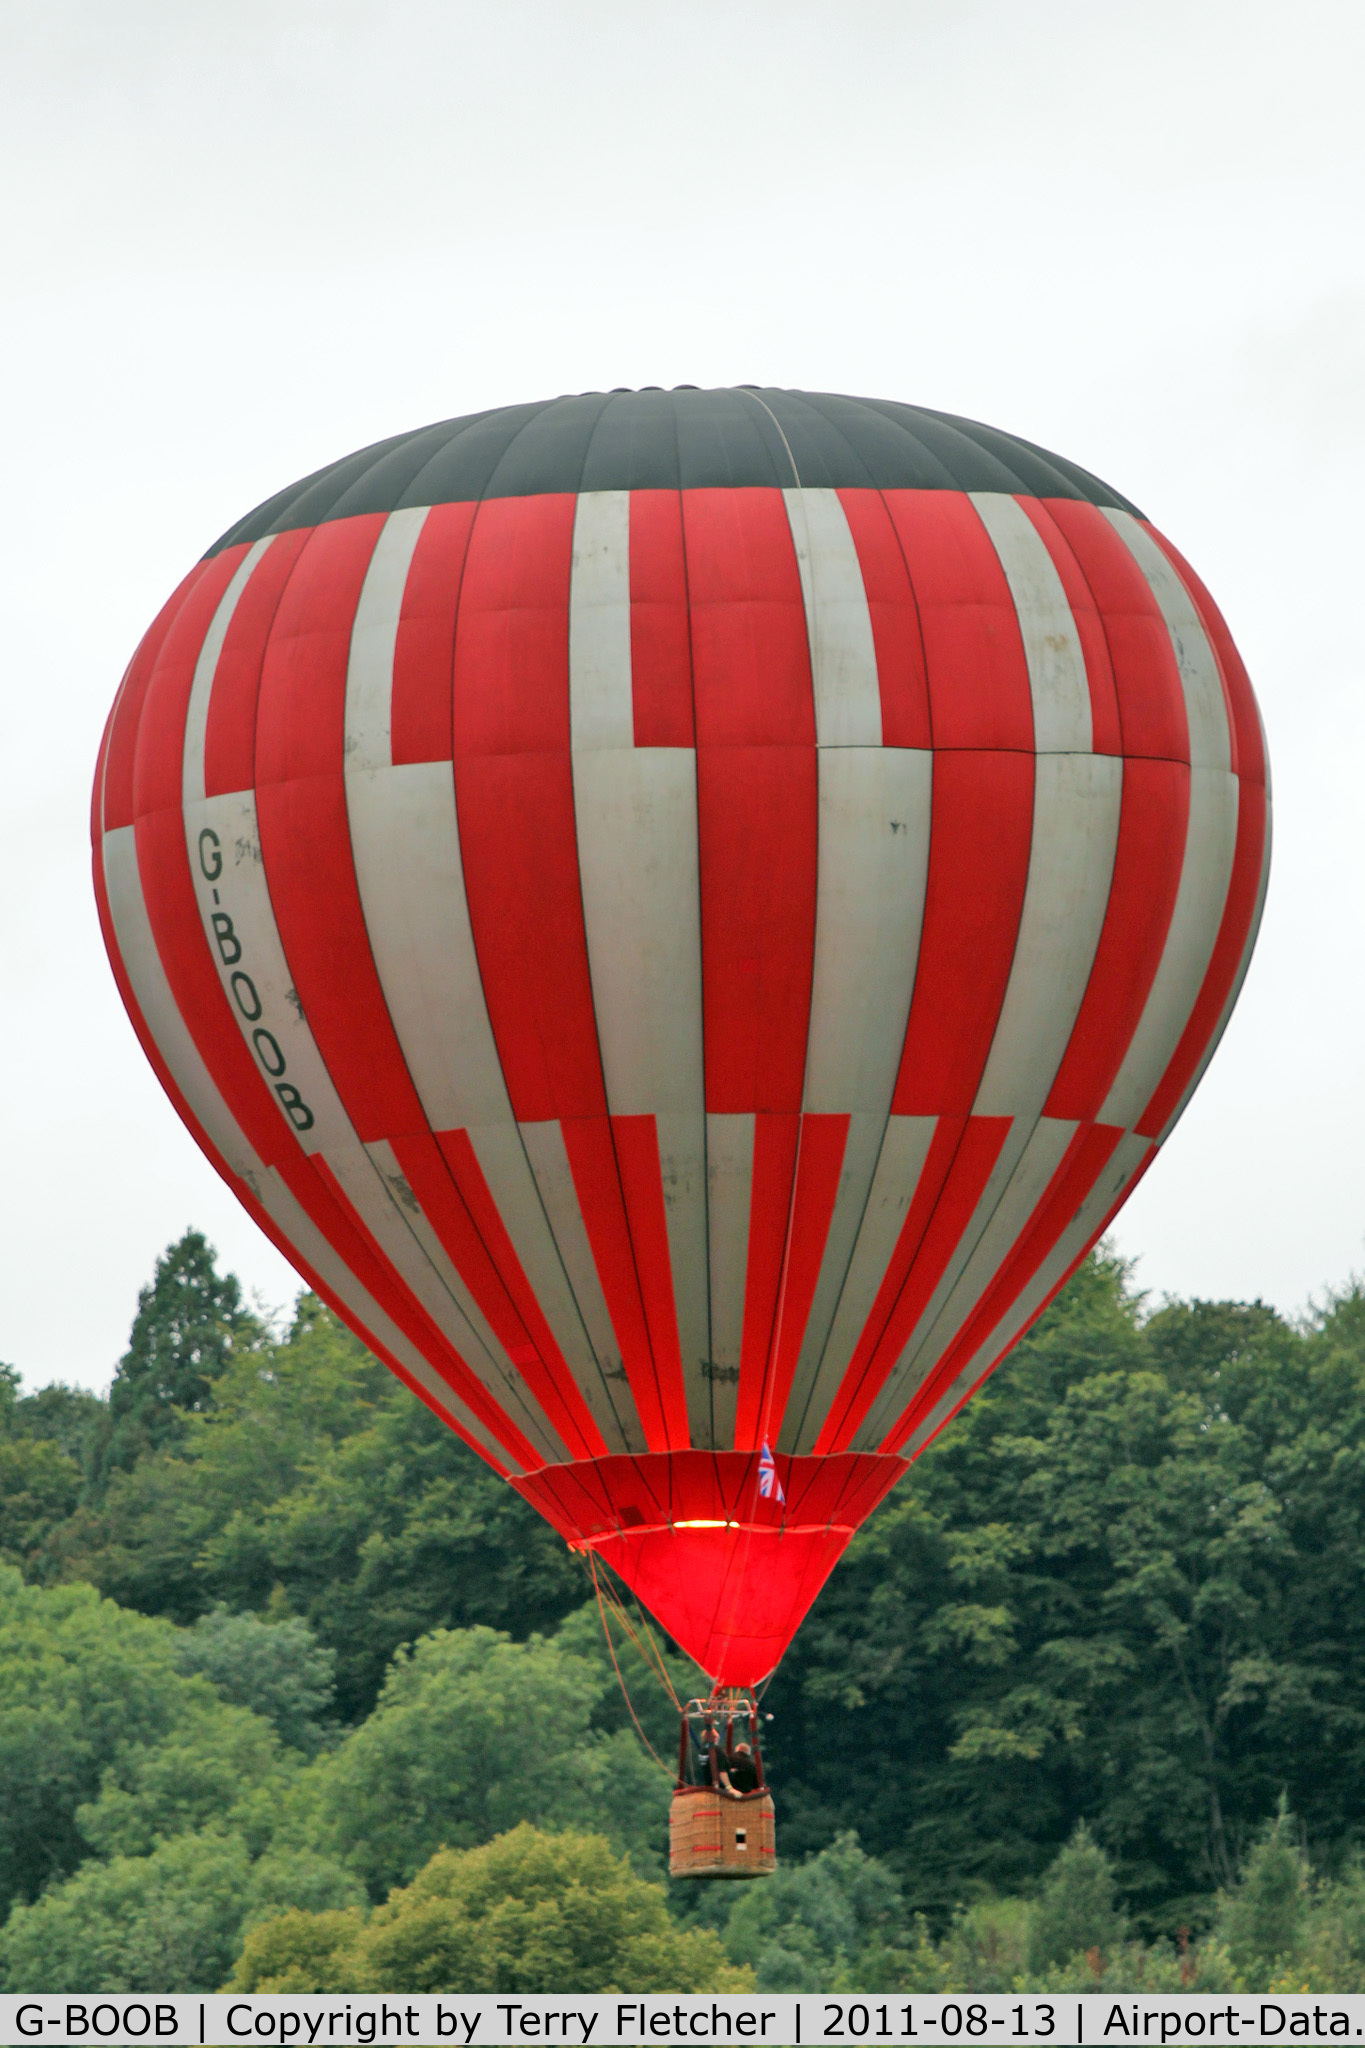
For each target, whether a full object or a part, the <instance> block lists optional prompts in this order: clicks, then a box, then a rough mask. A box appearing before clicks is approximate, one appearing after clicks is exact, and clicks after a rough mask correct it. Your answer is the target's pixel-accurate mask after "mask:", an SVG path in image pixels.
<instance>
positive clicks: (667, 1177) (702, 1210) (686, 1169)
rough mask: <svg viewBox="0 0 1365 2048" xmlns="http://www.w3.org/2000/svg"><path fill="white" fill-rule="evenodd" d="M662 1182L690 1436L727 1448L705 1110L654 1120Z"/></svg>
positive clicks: (712, 1446) (702, 1443)
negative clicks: (718, 1409) (713, 1361)
mask: <svg viewBox="0 0 1365 2048" xmlns="http://www.w3.org/2000/svg"><path fill="white" fill-rule="evenodd" d="M654 1125H655V1134H656V1137H657V1140H658V1146H659V1170H660V1174H661V1177H662V1180H663V1196H664V1225H665V1228H666V1229H667V1232H668V1260H669V1265H670V1267H671V1269H672V1277H673V1306H674V1311H675V1314H676V1316H677V1323H678V1352H679V1357H680V1359H681V1362H682V1375H683V1389H684V1392H685V1394H686V1397H687V1417H688V1434H689V1436H690V1439H691V1441H692V1443H693V1444H695V1445H697V1446H699V1447H701V1448H703V1449H707V1450H714V1449H718V1448H721V1449H727V1450H728V1449H729V1448H730V1444H729V1443H728V1442H727V1443H724V1444H718V1443H717V1440H716V1439H715V1438H714V1437H713V1436H712V1434H711V1413H712V1406H711V1394H712V1384H711V1379H710V1375H709V1374H708V1372H707V1366H708V1363H709V1361H710V1353H711V1324H710V1286H709V1275H708V1272H707V1221H706V1120H705V1115H704V1113H703V1112H702V1111H700V1110H699V1111H697V1112H695V1113H692V1112H689V1113H688V1114H687V1115H685V1116H671V1115H667V1114H666V1115H663V1116H659V1117H656V1118H655V1120H654Z"/></svg>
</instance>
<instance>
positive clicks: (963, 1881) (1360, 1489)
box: [769, 1257, 1365, 1939]
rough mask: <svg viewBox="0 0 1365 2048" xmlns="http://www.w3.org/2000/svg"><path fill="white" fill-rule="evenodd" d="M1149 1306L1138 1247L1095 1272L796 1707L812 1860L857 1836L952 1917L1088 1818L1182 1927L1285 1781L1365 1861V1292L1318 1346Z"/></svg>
mask: <svg viewBox="0 0 1365 2048" xmlns="http://www.w3.org/2000/svg"><path fill="white" fill-rule="evenodd" d="M1139 1306H1140V1305H1139V1303H1138V1302H1137V1300H1136V1299H1135V1297H1134V1296H1133V1295H1132V1293H1131V1291H1130V1289H1129V1288H1128V1285H1127V1279H1126V1274H1125V1271H1124V1269H1123V1267H1122V1265H1121V1263H1120V1262H1118V1261H1115V1260H1113V1259H1105V1258H1103V1257H1097V1258H1094V1259H1092V1260H1091V1261H1090V1262H1089V1263H1088V1264H1087V1265H1086V1266H1085V1267H1083V1268H1082V1269H1081V1271H1080V1272H1079V1273H1078V1274H1077V1276H1076V1278H1075V1279H1074V1280H1073V1281H1072V1283H1071V1285H1070V1286H1069V1287H1068V1289H1067V1290H1066V1291H1065V1293H1064V1294H1063V1295H1062V1296H1061V1297H1060V1298H1059V1300H1058V1301H1057V1302H1056V1303H1055V1304H1054V1306H1053V1307H1052V1308H1051V1309H1050V1310H1049V1311H1048V1313H1047V1315H1046V1316H1045V1317H1044V1318H1043V1319H1042V1320H1041V1321H1040V1322H1039V1324H1038V1325H1037V1327H1036V1328H1035V1330H1034V1331H1033V1332H1032V1333H1031V1334H1030V1336H1029V1337H1028V1338H1027V1339H1025V1341H1024V1342H1023V1344H1021V1346H1020V1347H1019V1349H1018V1351H1017V1353H1016V1354H1015V1355H1014V1357H1013V1358H1012V1360H1011V1361H1010V1363H1009V1364H1008V1365H1007V1366H1006V1367H1004V1368H1003V1369H1002V1370H1001V1371H1000V1372H999V1373H998V1374H997V1375H996V1377H995V1378H994V1380H993V1381H992V1382H991V1383H990V1384H989V1385H988V1386H987V1387H986V1388H984V1389H983V1390H982V1391H981V1393H979V1394H978V1395H977V1396H976V1397H975V1399H974V1400H973V1401H972V1402H971V1403H970V1404H969V1405H968V1406H967V1408H966V1409H964V1411H963V1412H962V1414H961V1415H960V1416H959V1417H958V1418H957V1420H956V1421H955V1422H954V1424H953V1426H952V1428H951V1429H950V1430H948V1431H945V1433H944V1435H943V1436H942V1437H941V1438H940V1439H939V1440H938V1441H937V1442H936V1443H935V1444H933V1445H932V1446H931V1447H930V1448H929V1450H928V1451H927V1452H926V1453H925V1454H924V1456H923V1457H922V1458H921V1459H920V1460H919V1461H918V1463H917V1464H916V1465H915V1467H914V1468H913V1469H912V1471H911V1473H910V1475H909V1477H908V1478H907V1479H906V1480H905V1481H904V1482H903V1483H902V1485H901V1486H900V1487H899V1488H898V1489H897V1491H896V1493H895V1494H894V1495H893V1496H892V1497H891V1499H890V1500H889V1501H888V1502H887V1504H886V1505H885V1506H884V1507H883V1508H882V1509H881V1510H880V1511H879V1513H878V1514H877V1515H876V1516H875V1517H874V1518H873V1520H872V1522H871V1523H870V1524H869V1525H868V1527H867V1528H866V1529H865V1530H864V1531H863V1532H862V1533H861V1534H860V1535H859V1536H858V1537H857V1538H856V1539H855V1540H854V1542H853V1544H852V1545H851V1546H850V1549H849V1552H848V1555H847V1559H846V1562H845V1564H844V1565H843V1566H842V1567H841V1569H840V1570H839V1571H838V1572H836V1573H835V1575H834V1577H833V1579H832V1580H831V1583H830V1585H829V1586H828V1587H827V1589H826V1591H825V1592H824V1593H823V1594H822V1596H821V1598H820V1601H819V1602H818V1603H817V1605H816V1607H815V1609H814V1611H813V1613H812V1615H811V1617H810V1619H809V1621H808V1622H807V1624H806V1625H805V1627H804V1628H803V1630H802V1632H801V1635H800V1636H798V1638H797V1641H796V1643H795V1644H794V1645H793V1648H792V1651H791V1652H790V1653H789V1655H788V1657H787V1659H786V1661H785V1662H784V1665H783V1667H782V1670H781V1671H780V1673H779V1674H778V1677H777V1679H776V1680H775V1681H774V1684H773V1688H772V1691H771V1694H770V1696H769V1703H770V1705H771V1706H772V1707H773V1708H774V1709H775V1711H776V1714H777V1722H776V1735H777V1740H776V1743H775V1744H774V1745H773V1757H772V1761H773V1769H774V1775H775V1777H776V1779H777V1782H779V1783H780V1784H781V1785H782V1787H783V1791H784V1840H785V1842H786V1844H787V1846H788V1847H789V1848H790V1849H794V1850H795V1851H797V1853H800V1852H803V1851H805V1850H807V1849H814V1848H817V1847H819V1846H820V1845H821V1844H822V1843H823V1842H825V1841H828V1840H829V1839H830V1837H831V1834H832V1833H833V1832H834V1831H836V1830H838V1829H841V1828H856V1829H857V1830H858V1832H859V1834H860V1837H861V1839H862V1841H863V1844H864V1846H865V1847H866V1848H867V1849H868V1850H869V1851H870V1852H872V1853H875V1854H878V1855H881V1856H883V1857H885V1858H886V1859H887V1860H888V1861H889V1862H890V1863H891V1864H892V1866H893V1867H894V1868H895V1869H896V1870H897V1871H898V1872H899V1873H900V1875H901V1877H902V1881H903V1883H904V1884H905V1887H906V1892H907V1897H908V1898H909V1900H910V1902H911V1903H912V1905H914V1906H915V1907H917V1908H919V1909H921V1910H923V1911H925V1912H926V1913H927V1914H929V1916H930V1917H931V1919H932V1920H933V1921H934V1922H935V1923H936V1924H937V1925H940V1926H941V1925H943V1924H944V1922H945V1921H946V1920H947V1919H948V1918H949V1917H950V1915H951V1913H952V1910H953V1908H954V1906H955V1904H956V1903H957V1902H958V1901H960V1900H963V1899H966V1900H968V1901H970V1900H971V1899H972V1898H974V1897H978V1896H981V1895H983V1894H988V1893H993V1894H997V1895H1001V1894H1008V1893H1011V1892H1015V1893H1017V1892H1020V1891H1023V1890H1025V1889H1028V1888H1031V1887H1032V1886H1034V1885H1036V1883H1037V1882H1038V1880H1039V1879H1040V1878H1041V1875H1042V1873H1043V1871H1044V1870H1045V1869H1046V1867H1047V1866H1048V1864H1049V1862H1050V1861H1051V1858H1052V1857H1053V1856H1054V1855H1055V1854H1056V1852H1057V1850H1058V1849H1059V1848H1060V1846H1061V1845H1062V1843H1064V1842H1065V1841H1066V1840H1067V1838H1068V1837H1069V1835H1070V1834H1071V1833H1072V1831H1073V1830H1074V1828H1075V1826H1076V1824H1077V1822H1078V1821H1079V1820H1081V1819H1085V1820H1086V1821H1087V1822H1088V1824H1089V1825H1090V1827H1091V1828H1092V1830H1093V1831H1094V1834H1095V1837H1096V1839H1097V1840H1098V1841H1100V1842H1102V1843H1103V1845H1104V1848H1105V1850H1106V1852H1107V1853H1108V1854H1109V1855H1110V1856H1111V1857H1112V1859H1113V1863H1114V1870H1115V1875H1116V1878H1117V1882H1118V1886H1119V1889H1120V1891H1121V1892H1122V1893H1123V1894H1124V1896H1125V1897H1126V1899H1127V1900H1128V1901H1129V1902H1130V1904H1131V1906H1132V1907H1133V1909H1134V1910H1135V1912H1136V1914H1137V1916H1138V1921H1139V1924H1140V1925H1141V1926H1142V1927H1143V1928H1144V1930H1145V1931H1146V1932H1147V1933H1148V1934H1149V1935H1151V1934H1156V1933H1165V1934H1166V1935H1167V1936H1168V1938H1172V1939H1173V1938H1174V1937H1175V1935H1176V1933H1177V1930H1178V1929H1179V1927H1180V1926H1181V1925H1186V1926H1191V1927H1193V1928H1194V1929H1195V1931H1196V1932H1198V1931H1199V1930H1200V1929H1201V1928H1203V1927H1206V1926H1207V1925H1208V1922H1209V1919H1210V1916H1211V1912H1212V1903H1211V1902H1212V1897H1213V1894H1214V1892H1215V1891H1216V1889H1217V1888H1218V1887H1219V1886H1222V1887H1224V1888H1226V1887H1227V1886H1228V1884H1229V1883H1230V1882H1231V1880H1232V1877H1233V1874H1234V1872H1235V1869H1236V1867H1237V1864H1238V1861H1239V1859H1240V1857H1241V1856H1242V1854H1243V1853H1244V1851H1245V1849H1246V1848H1247V1847H1248V1846H1249V1844H1250V1842H1251V1840H1252V1838H1253V1836H1254V1834H1255V1832H1256V1830H1257V1828H1258V1827H1259V1826H1260V1825H1261V1824H1262V1823H1263V1821H1264V1819H1265V1816H1266V1815H1267V1813H1268V1812H1270V1811H1271V1809H1272V1808H1273V1805H1274V1801H1275V1799H1276V1797H1277V1795H1278V1792H1279V1790H1280V1788H1281V1787H1282V1786H1287V1787H1288V1789H1289V1794H1290V1798H1291V1801H1292V1803H1293V1805H1294V1808H1295V1810H1296V1812H1298V1813H1299V1814H1301V1815H1302V1817H1303V1819H1304V1821H1305V1823H1306V1825H1307V1827H1308V1831H1309V1834H1310V1837H1312V1838H1313V1839H1315V1840H1317V1839H1320V1840H1322V1841H1323V1843H1324V1845H1330V1846H1331V1848H1332V1852H1333V1853H1334V1854H1340V1853H1342V1852H1343V1851H1344V1850H1346V1849H1347V1848H1348V1847H1349V1845H1350V1842H1351V1839H1352V1834H1353V1831H1354V1830H1355V1829H1356V1828H1358V1827H1359V1826H1360V1825H1361V1823H1362V1820H1365V1718H1363V1716H1365V1599H1362V1594H1363V1593H1365V1584H1362V1579H1363V1577H1365V1521H1363V1519H1362V1518H1363V1517H1365V1484H1362V1481H1365V1302H1362V1299H1361V1297H1360V1296H1359V1295H1357V1294H1354V1293H1353V1294H1349V1295H1347V1296H1344V1297H1343V1298H1342V1299H1341V1300H1339V1301H1337V1302H1334V1303H1332V1304H1330V1305H1329V1307H1328V1309H1327V1311H1326V1312H1325V1313H1324V1314H1323V1315H1322V1317H1321V1318H1320V1319H1319V1321H1318V1322H1317V1324H1316V1325H1315V1326H1314V1327H1312V1328H1311V1329H1307V1330H1304V1331H1296V1330H1294V1329H1291V1328H1290V1327H1289V1326H1288V1325H1286V1324H1285V1323H1283V1322H1282V1321H1281V1320H1280V1319H1279V1318H1278V1317H1277V1316H1275V1315H1274V1313H1273V1312H1272V1311H1270V1310H1268V1309H1266V1308H1264V1307H1262V1306H1260V1305H1258V1304H1253V1305H1252V1306H1250V1307H1244V1306H1241V1305H1237V1304H1210V1303H1194V1304H1189V1305H1185V1304H1174V1305H1171V1306H1168V1307H1166V1308H1164V1309H1162V1310H1161V1311H1160V1312H1159V1313H1157V1314H1156V1315H1154V1316H1152V1317H1151V1318H1150V1319H1149V1320H1147V1321H1145V1322H1144V1321H1143V1320H1142V1318H1141V1316H1140V1314H1139ZM831 1716H837V1717H838V1721H839V1725H840V1728H841V1740H840V1742H839V1744H838V1745H837V1746H835V1747H833V1748H831V1746H830V1745H829V1744H828V1743H827V1742H825V1741H824V1740H822V1730H823V1729H825V1728H826V1727H827V1726H828V1724H829V1721H830V1718H831ZM849 1753H852V1754H856V1755H857V1756H859V1758H860V1759H861V1760H862V1764H863V1768H861V1769H860V1770H859V1771H857V1772H850V1771H848V1770H847V1769H846V1768H844V1765H843V1758H844V1756H845V1755H847V1754H849Z"/></svg>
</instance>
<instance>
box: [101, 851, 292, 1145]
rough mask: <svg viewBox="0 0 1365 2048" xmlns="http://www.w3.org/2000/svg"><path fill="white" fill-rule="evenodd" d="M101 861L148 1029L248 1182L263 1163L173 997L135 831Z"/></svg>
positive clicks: (112, 913) (210, 1134) (123, 953)
mask: <svg viewBox="0 0 1365 2048" xmlns="http://www.w3.org/2000/svg"><path fill="white" fill-rule="evenodd" d="M103 859H104V886H105V888H106V890H107V891H108V894H109V914H110V917H111V918H112V919H113V925H114V936H115V938H116V939H117V940H118V949H119V952H120V954H121V956H122V959H123V964H124V967H125V968H126V969H127V972H128V979H129V981H130V982H131V983H132V988H133V994H134V995H135V996H136V997H137V1003H138V1008H139V1009H140V1010H141V1012H142V1015H143V1017H144V1018H145V1020H146V1024H147V1029H148V1030H149V1031H150V1032H151V1034H152V1037H153V1039H154V1040H155V1041H156V1047H157V1051H158V1052H159V1053H160V1054H161V1057H162V1058H163V1059H164V1060H165V1062H166V1065H167V1066H168V1067H169V1068H170V1071H171V1074H172V1076H173V1077H174V1079H175V1084H176V1086H177V1087H178V1088H179V1090H180V1092H181V1094H182V1095H183V1096H184V1098H185V1100H186V1102H187V1103H188V1104H189V1106H190V1109H191V1110H192V1111H193V1113H194V1115H195V1116H196V1117H197V1119H198V1120H199V1122H200V1124H201V1125H202V1126H203V1128H204V1130H205V1132H206V1133H207V1135H208V1137H209V1139H210V1141H211V1143H212V1144H213V1145H214V1146H215V1148H216V1149H217V1151H218V1152H219V1153H221V1155H222V1157H223V1158H224V1159H225V1160H226V1162H227V1164H228V1166H229V1167H230V1168H231V1169H232V1171H233V1172H234V1173H236V1174H240V1175H241V1177H242V1178H243V1180H248V1179H250V1178H251V1177H252V1176H253V1175H256V1174H259V1173H261V1172H262V1171H263V1168H262V1165H261V1161H260V1159H259V1157H258V1155H257V1153H256V1151H255V1150H254V1148H253V1147H252V1145H251V1144H250V1143H249V1142H248V1140H247V1138H246V1136H245V1134H244V1133H243V1131H242V1130H241V1128H240V1126H239V1125H238V1123H237V1119H236V1118H235V1117H234V1116H233V1114H232V1112H231V1111H230V1110H229V1108H228V1106H227V1104H226V1103H225V1102H224V1101H223V1098H222V1096H221V1095H220V1094H219V1092H218V1088H217V1085H216V1083H215V1082H214V1080H213V1077H212V1075H211V1074H210V1073H209V1070H208V1067H207V1066H206V1065H205V1062H204V1059H203V1056H202V1055H201V1053H200V1051H199V1048H198V1046H197V1045H196V1044H195V1042H194V1039H193V1037H192V1036H191V1034H190V1030H189V1027H188V1026H187V1024H186V1023H185V1020H184V1018H183V1017H182V1016H181V1014H180V1011H179V1008H178V1007H177V1005H176V1000H175V997H174V996H173V995H172V994H171V985H170V983H169V982H168V981H167V979H166V970H165V968H164V967H163V966H162V964H161V955H160V954H159V953H158V951H157V947H156V940H155V938H154V937H153V935H152V927H151V923H150V921H149V919H148V916H147V906H146V903H145V902H144V900H143V895H142V881H141V877H140V876H139V874H138V865H137V840H136V827H135V826H132V825H123V826H120V827H119V829H118V830H117V831H114V832H106V833H105V834H104V837H103Z"/></svg>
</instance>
